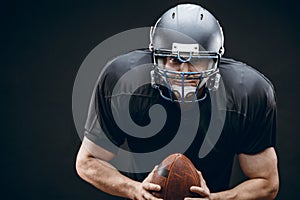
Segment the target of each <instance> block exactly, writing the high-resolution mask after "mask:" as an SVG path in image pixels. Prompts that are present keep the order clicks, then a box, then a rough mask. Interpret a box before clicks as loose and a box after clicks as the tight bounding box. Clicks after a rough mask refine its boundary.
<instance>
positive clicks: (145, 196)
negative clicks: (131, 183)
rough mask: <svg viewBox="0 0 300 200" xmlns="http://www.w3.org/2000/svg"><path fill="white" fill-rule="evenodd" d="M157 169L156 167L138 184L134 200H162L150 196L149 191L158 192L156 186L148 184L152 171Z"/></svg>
mask: <svg viewBox="0 0 300 200" xmlns="http://www.w3.org/2000/svg"><path fill="white" fill-rule="evenodd" d="M156 169H157V166H155V168H154V169H153V170H152V172H151V173H150V174H149V175H148V176H147V177H146V178H145V180H144V181H143V182H142V183H140V185H139V186H138V188H137V193H136V195H135V197H134V200H163V199H159V198H156V197H154V196H153V195H152V194H151V191H160V189H161V187H160V186H159V185H157V184H153V183H150V180H151V179H152V176H153V173H154V171H155V170H156Z"/></svg>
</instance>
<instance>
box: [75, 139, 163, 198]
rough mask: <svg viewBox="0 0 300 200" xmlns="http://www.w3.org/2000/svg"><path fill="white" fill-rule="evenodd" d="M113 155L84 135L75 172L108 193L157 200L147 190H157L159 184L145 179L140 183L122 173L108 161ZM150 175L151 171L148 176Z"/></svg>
mask: <svg viewBox="0 0 300 200" xmlns="http://www.w3.org/2000/svg"><path fill="white" fill-rule="evenodd" d="M114 156H115V155H114V154H113V153H111V152H109V151H107V150H105V149H103V148H101V147H100V146H98V145H96V144H94V143H93V142H92V141H90V140H89V139H88V138H86V137H85V138H84V139H83V141H82V145H81V147H80V149H79V152H78V155H77V160H76V170H77V173H78V175H79V176H80V177H81V178H82V179H84V180H85V181H87V182H89V183H90V184H92V185H94V186H95V187H96V188H98V189H100V190H102V191H104V192H106V193H108V194H111V195H115V196H121V197H125V198H129V199H136V200H140V199H141V200H144V199H149V200H157V198H154V197H153V196H152V195H151V194H150V193H149V192H148V191H149V190H156V191H159V190H160V188H159V186H157V185H154V184H151V183H148V182H147V181H144V182H143V183H140V182H137V181H134V180H132V179H129V178H128V177H126V176H124V175H122V174H121V173H120V172H119V171H118V170H117V169H116V168H115V167H113V166H112V165H110V164H109V163H108V161H110V160H111V159H112V158H113V157H114ZM150 176H151V173H150V175H149V176H148V177H150ZM146 180H147V179H146Z"/></svg>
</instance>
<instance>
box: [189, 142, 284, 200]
mask: <svg viewBox="0 0 300 200" xmlns="http://www.w3.org/2000/svg"><path fill="white" fill-rule="evenodd" d="M238 159H239V162H240V165H241V168H242V170H243V172H244V173H245V175H246V176H247V177H248V178H249V179H248V180H246V181H245V182H242V183H241V184H239V185H237V186H236V187H234V188H233V189H231V190H227V191H223V192H218V193H211V194H210V192H209V189H208V188H207V187H206V184H205V182H204V184H203V183H201V186H202V187H192V189H191V191H193V192H196V193H198V194H200V195H202V196H204V197H206V198H205V199H212V200H219V199H220V200H221V199H222V200H227V199H228V200H231V199H232V200H233V199H239V200H241V199H242V200H247V199H274V198H275V197H276V195H277V193H278V189H279V178H278V169H277V156H276V152H275V150H274V148H273V147H270V148H267V149H265V150H264V151H262V152H260V153H258V154H255V155H246V154H239V156H238ZM188 199H189V198H187V199H186V200H188ZM200 199H201V198H200ZM202 199H204V198H202Z"/></svg>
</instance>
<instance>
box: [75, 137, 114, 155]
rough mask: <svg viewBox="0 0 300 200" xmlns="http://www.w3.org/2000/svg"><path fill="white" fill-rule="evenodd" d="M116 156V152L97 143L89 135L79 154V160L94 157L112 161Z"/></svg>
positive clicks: (84, 139)
mask: <svg viewBox="0 0 300 200" xmlns="http://www.w3.org/2000/svg"><path fill="white" fill-rule="evenodd" d="M114 156H115V154H113V153H112V152H110V151H108V150H106V149H104V148H102V147H100V146H98V145H96V144H95V143H94V142H92V141H91V140H89V139H88V138H87V137H84V138H83V141H82V144H81V147H80V149H79V152H78V155H77V160H80V159H84V158H89V157H94V158H98V159H100V160H103V161H110V160H111V159H113V158H114Z"/></svg>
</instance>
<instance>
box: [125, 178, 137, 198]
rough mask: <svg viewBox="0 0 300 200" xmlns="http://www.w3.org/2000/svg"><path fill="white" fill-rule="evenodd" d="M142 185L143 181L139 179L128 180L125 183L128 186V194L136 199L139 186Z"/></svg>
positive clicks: (128, 196)
mask: <svg viewBox="0 0 300 200" xmlns="http://www.w3.org/2000/svg"><path fill="white" fill-rule="evenodd" d="M140 187H141V183H140V182H137V181H128V182H126V183H125V188H126V196H127V198H129V199H135V197H136V195H137V194H138V191H139V188H140Z"/></svg>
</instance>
